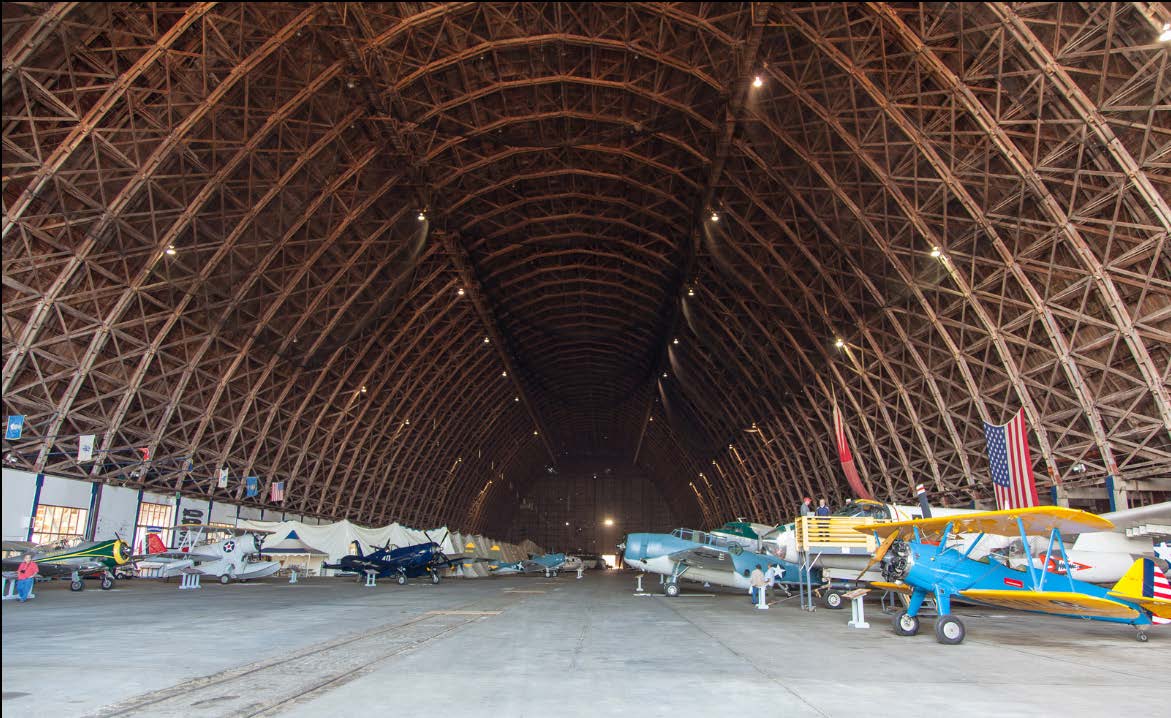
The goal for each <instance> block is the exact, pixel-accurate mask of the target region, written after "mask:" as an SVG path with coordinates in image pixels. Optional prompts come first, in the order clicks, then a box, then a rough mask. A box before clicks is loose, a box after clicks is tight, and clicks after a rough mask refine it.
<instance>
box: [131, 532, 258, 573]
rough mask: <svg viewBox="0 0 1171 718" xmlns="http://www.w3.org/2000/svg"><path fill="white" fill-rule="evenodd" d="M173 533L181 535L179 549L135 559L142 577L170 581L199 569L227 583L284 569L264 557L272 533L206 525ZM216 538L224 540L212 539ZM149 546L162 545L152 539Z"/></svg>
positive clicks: (157, 552) (200, 571)
mask: <svg viewBox="0 0 1171 718" xmlns="http://www.w3.org/2000/svg"><path fill="white" fill-rule="evenodd" d="M173 530H174V531H175V532H176V535H178V536H179V541H178V546H177V547H176V548H173V549H166V550H164V551H157V550H156V552H153V553H148V554H144V555H141V556H135V557H134V559H135V561H136V563H137V565H138V575H139V576H140V577H142V578H163V579H167V578H172V577H174V576H179V575H181V574H183V573H184V572H185V571H188V570H195V571H198V572H199V573H201V574H203V575H205V576H212V577H215V578H218V579H219V581H220V583H223V584H226V583H229V582H230V581H248V580H251V579H255V578H264V577H265V576H271V575H272V574H274V573H276V572H277V571H279V570H280V568H281V565H280V563H279V562H277V561H265V560H263V557H262V555H261V546H262V545H263V544H264V537H265V535H267V533H269V532H266V531H253V530H248V529H236V528H230V527H225V526H208V525H206V524H179V525H177V526H175V527H174V528H173ZM216 536H222V538H218V539H215V540H212V537H216ZM148 545H149V546H150V547H151V548H156V549H157V547H158V545H159V543H158V542H157V541H156V542H151V541H150V539H149V537H148Z"/></svg>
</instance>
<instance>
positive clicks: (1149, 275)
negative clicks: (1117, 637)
mask: <svg viewBox="0 0 1171 718" xmlns="http://www.w3.org/2000/svg"><path fill="white" fill-rule="evenodd" d="M4 12H5V42H4V48H5V49H4V54H5V69H4V84H3V97H4V108H5V112H4V114H5V129H4V142H5V160H4V163H5V173H4V204H5V216H4V221H3V237H4V255H5V258H4V280H5V283H4V348H5V357H4V361H5V368H4V379H3V380H4V403H5V408H6V410H7V411H8V413H12V414H23V415H25V416H26V417H27V425H28V427H29V429H28V431H27V432H26V434H25V436H24V437H23V438H22V439H21V440H20V441H18V442H15V443H13V444H12V445H11V446H10V447H7V448H8V449H9V450H10V451H9V455H10V456H11V458H10V463H12V464H13V465H19V466H23V467H27V468H32V469H35V470H37V471H53V472H58V473H65V474H71V475H79V474H81V475H88V476H91V477H96V478H102V479H106V480H117V481H127V482H130V483H135V484H138V485H144V486H150V487H153V488H165V489H167V490H172V491H185V492H198V493H204V494H207V495H209V496H213V497H216V498H218V499H224V500H231V499H240V498H242V497H241V496H239V495H237V494H238V492H239V489H238V488H236V487H230V488H228V489H221V488H219V487H218V486H217V485H216V481H215V476H216V475H217V472H218V471H219V469H220V468H223V467H228V468H229V469H230V470H231V473H232V475H233V476H249V475H255V476H258V477H261V478H262V480H263V481H264V482H265V484H266V485H267V484H268V483H271V482H272V481H279V480H284V481H286V482H287V492H288V496H289V501H291V502H292V505H294V506H295V507H296V508H297V510H299V511H302V512H305V513H310V514H316V515H322V516H336V517H343V516H344V517H349V518H354V519H355V520H368V521H382V520H385V519H390V518H393V519H396V520H400V521H405V522H412V521H413V522H416V523H420V524H423V523H432V522H452V523H453V524H454V525H457V526H462V527H466V528H468V529H480V528H482V527H483V526H485V525H486V524H488V523H491V522H493V521H496V522H502V521H506V520H507V516H508V507H509V506H511V505H512V504H515V503H516V501H517V500H518V496H519V495H520V493H521V492H522V491H523V490H524V488H525V487H526V486H527V484H528V482H530V481H532V480H534V478H535V477H537V476H539V475H540V474H541V473H542V472H543V471H545V469H546V467H548V466H552V465H554V464H557V463H560V462H573V461H577V460H582V459H585V458H589V459H590V460H591V461H593V460H597V459H603V460H612V461H615V462H634V463H637V464H638V465H639V466H640V467H642V468H643V469H645V470H646V471H647V472H648V473H649V474H650V475H651V476H652V477H653V478H654V480H655V481H656V483H657V484H658V485H659V486H660V488H661V489H662V491H663V492H664V493H665V494H666V495H667V496H668V497H669V500H670V501H671V502H672V503H673V504H675V505H676V507H677V509H678V511H677V513H678V514H679V515H680V516H690V517H695V520H696V521H699V520H703V521H706V522H713V521H714V522H715V523H720V522H722V520H723V518H726V517H728V516H735V515H742V516H754V517H756V518H759V519H762V520H763V519H766V518H768V517H775V516H779V515H784V514H786V513H788V512H790V511H791V510H792V508H793V507H795V506H796V501H797V498H798V497H800V496H803V495H806V494H829V495H830V496H836V497H839V498H840V497H842V496H843V495H844V491H845V485H844V481H842V479H841V478H840V472H839V470H838V468H837V466H836V463H835V461H834V458H835V457H834V456H833V452H832V443H831V442H830V440H829V438H828V437H829V436H830V412H831V409H832V403H833V401H835V400H836V401H837V403H838V404H839V406H840V407H841V408H842V411H843V413H844V414H845V415H846V416H847V417H848V421H847V424H848V434H849V438H850V441H851V443H852V445H853V446H854V448H855V452H856V454H857V456H858V458H859V465H860V467H861V469H862V474H863V476H862V479H863V481H864V482H866V484H867V487H868V488H869V489H870V490H871V491H873V492H874V493H875V494H877V495H882V496H889V497H903V498H905V497H908V496H909V494H910V491H911V488H912V487H913V486H914V485H915V484H916V483H918V482H921V481H926V482H928V483H929V484H930V485H931V486H932V489H933V491H934V492H935V493H937V494H938V495H940V496H942V497H943V498H945V499H946V500H949V501H968V500H970V499H972V498H986V497H985V496H983V495H982V493H984V494H986V493H987V491H983V492H982V490H981V488H980V485H981V484H985V483H986V480H985V479H983V478H982V477H983V476H984V475H985V474H986V468H985V467H986V462H985V459H984V458H983V444H982V441H983V440H982V434H981V422H982V421H989V422H993V423H1003V422H1004V421H1006V420H1007V419H1008V418H1009V417H1010V416H1011V415H1012V414H1013V413H1015V412H1016V410H1017V409H1018V408H1021V407H1023V408H1024V411H1025V415H1026V418H1027V421H1028V423H1029V425H1030V427H1031V429H1032V432H1033V437H1034V438H1033V441H1034V446H1035V455H1036V456H1037V457H1038V459H1039V460H1038V468H1039V469H1040V473H1041V474H1042V477H1043V478H1042V479H1041V481H1042V483H1044V484H1046V485H1049V484H1055V483H1061V484H1062V486H1063V488H1064V489H1065V490H1068V491H1071V492H1076V491H1079V490H1082V489H1085V490H1090V489H1093V488H1095V487H1101V486H1103V485H1104V482H1105V479H1106V477H1107V476H1108V475H1109V476H1111V477H1113V479H1114V480H1115V481H1116V482H1123V481H1125V482H1130V483H1129V484H1127V486H1128V487H1129V488H1128V489H1127V490H1130V491H1133V492H1136V493H1135V495H1136V497H1140V496H1141V495H1142V492H1143V491H1147V490H1151V486H1152V485H1151V484H1150V483H1149V481H1150V480H1151V478H1152V477H1157V476H1165V475H1166V474H1167V472H1168V471H1169V470H1171V399H1169V396H1168V394H1169V392H1168V388H1167V386H1168V376H1169V366H1171V353H1169V352H1171V350H1169V349H1168V346H1171V329H1169V323H1171V322H1169V314H1168V313H1169V311H1171V308H1169V306H1171V301H1169V300H1171V280H1169V279H1168V277H1171V259H1169V258H1168V247H1167V236H1168V230H1169V229H1171V212H1169V211H1168V203H1167V199H1166V198H1167V196H1168V191H1167V189H1168V188H1167V183H1166V181H1165V177H1164V175H1165V172H1162V171H1161V169H1160V168H1161V167H1163V165H1165V162H1166V154H1167V147H1168V145H1169V137H1168V135H1169V134H1171V130H1169V129H1168V123H1167V122H1166V118H1165V115H1166V111H1165V110H1166V108H1167V106H1168V104H1169V103H1168V92H1169V91H1168V88H1169V87H1171V83H1169V82H1168V79H1167V72H1168V70H1167V63H1168V49H1167V44H1166V43H1165V42H1163V41H1161V40H1159V31H1160V29H1161V28H1162V27H1163V25H1164V23H1166V22H1169V21H1171V15H1169V13H1168V11H1167V9H1166V7H1165V6H1164V5H1163V4H1159V3H1080V4H1060V3H1053V4H1046V3H1038V4H1028V5H1012V4H1003V3H964V4H935V5H932V4H902V3H868V4H857V3H844V4H823V3H795V4H789V3H709V4H672V3H627V4H592V3H539V4H536V3H433V4H427V3H362V4H358V3H298V4H292V3H265V4H215V3H162V4H154V5H151V6H149V7H144V6H141V5H137V4H128V3H106V4H72V3H56V4H55V3H30V4H23V5H11V4H10V5H6V6H5V10H4ZM88 434H97V435H98V436H99V440H98V445H97V453H96V455H97V457H98V460H97V461H94V462H88V463H78V462H77V460H76V444H77V441H78V437H79V436H81V435H88ZM142 448H146V449H147V455H148V456H149V459H147V460H146V461H143V460H141V456H140V453H139V450H140V449H142ZM136 457H139V458H136ZM1143 482H1148V483H1143ZM1120 485H1121V484H1120ZM1156 490H1157V487H1156ZM1138 500H1141V498H1140V499H1138Z"/></svg>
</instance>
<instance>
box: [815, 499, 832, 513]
mask: <svg viewBox="0 0 1171 718" xmlns="http://www.w3.org/2000/svg"><path fill="white" fill-rule="evenodd" d="M814 513H815V514H816V515H818V516H829V506H826V504H825V499H822V500H821V502H820V503H819V504H818V505H817V511H815V512H814Z"/></svg>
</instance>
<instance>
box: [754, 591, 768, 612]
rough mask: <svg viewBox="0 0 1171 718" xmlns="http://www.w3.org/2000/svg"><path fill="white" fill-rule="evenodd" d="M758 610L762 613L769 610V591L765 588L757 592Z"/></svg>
mask: <svg viewBox="0 0 1171 718" xmlns="http://www.w3.org/2000/svg"><path fill="white" fill-rule="evenodd" d="M756 608H757V609H759V610H761V611H767V610H768V589H767V588H766V587H764V586H761V587H760V588H758V589H757V590H756Z"/></svg>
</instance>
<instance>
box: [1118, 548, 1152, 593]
mask: <svg viewBox="0 0 1171 718" xmlns="http://www.w3.org/2000/svg"><path fill="white" fill-rule="evenodd" d="M1113 590H1114V592H1115V593H1121V594H1124V595H1127V596H1135V597H1145V598H1151V597H1152V596H1154V595H1155V562H1154V561H1152V560H1151V559H1149V558H1145V557H1144V558H1140V559H1137V560H1136V561H1135V562H1134V563H1133V564H1131V566H1130V568H1129V569H1127V571H1126V573H1124V574H1122V578H1120V579H1118V583H1116V584H1114V589H1113Z"/></svg>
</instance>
